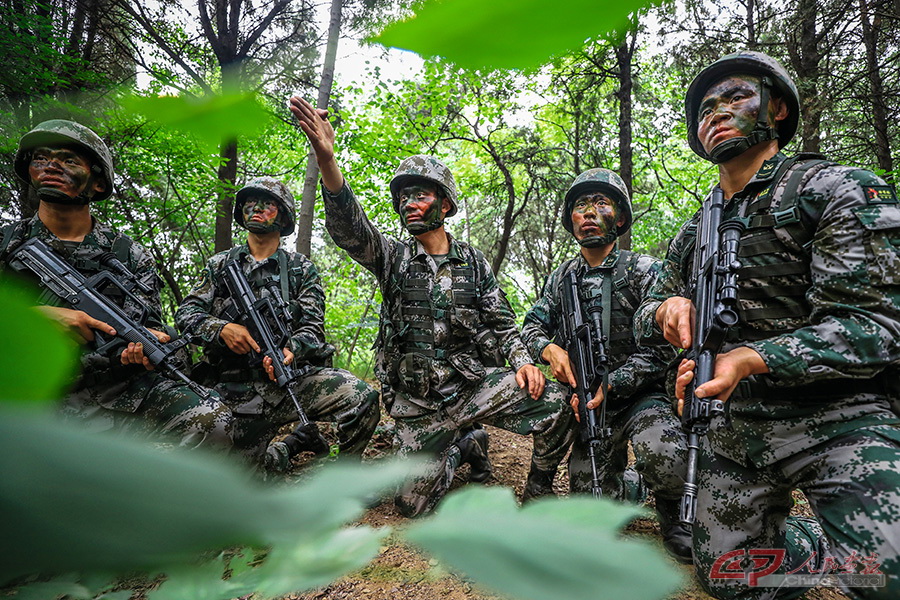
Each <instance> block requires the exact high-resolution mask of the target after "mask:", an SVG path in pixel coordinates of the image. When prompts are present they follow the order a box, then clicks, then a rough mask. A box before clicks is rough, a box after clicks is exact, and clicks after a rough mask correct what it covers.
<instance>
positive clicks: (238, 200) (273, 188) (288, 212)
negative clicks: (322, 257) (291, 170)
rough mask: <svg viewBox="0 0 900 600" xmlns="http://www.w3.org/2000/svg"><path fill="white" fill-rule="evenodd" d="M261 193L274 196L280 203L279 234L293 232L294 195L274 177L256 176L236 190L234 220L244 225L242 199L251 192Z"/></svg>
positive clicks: (283, 234) (284, 234)
mask: <svg viewBox="0 0 900 600" xmlns="http://www.w3.org/2000/svg"><path fill="white" fill-rule="evenodd" d="M258 193H262V194H263V195H266V196H270V197H271V198H274V199H275V200H276V201H277V202H278V204H280V205H281V208H282V211H281V212H280V214H281V215H284V219H283V221H282V225H281V232H280V233H281V236H282V237H284V236H286V235H290V234H292V233H294V195H293V194H292V193H291V190H289V189H288V186H286V185H284V184H283V183H282V182H280V181H278V180H277V179H275V178H274V177H257V178H255V179H251V180H250V181H248V182H247V184H246V185H245V186H244V187H242V188H241V189H239V190H238V192H237V194H235V196H234V220H235V221H236V222H237V224H238V225H240V226H241V227H244V228H246V225H244V210H243V209H244V201H245V200H246V199H247V196H250V195H251V194H258Z"/></svg>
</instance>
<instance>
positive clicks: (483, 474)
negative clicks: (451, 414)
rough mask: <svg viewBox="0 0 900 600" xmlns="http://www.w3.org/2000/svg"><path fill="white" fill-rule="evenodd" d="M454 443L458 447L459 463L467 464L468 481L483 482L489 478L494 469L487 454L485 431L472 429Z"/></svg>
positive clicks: (486, 434)
mask: <svg viewBox="0 0 900 600" xmlns="http://www.w3.org/2000/svg"><path fill="white" fill-rule="evenodd" d="M456 445H457V446H458V447H459V464H460V465H464V464H466V463H468V464H469V468H470V470H469V481H471V482H473V483H484V482H485V481H487V480H488V479H490V478H491V473H492V472H493V470H494V469H493V467H492V466H491V458H490V456H488V433H487V431H485V430H484V429H474V430H472V431H470V432H469V433H467V434H466V435H464V436H463V437H462V438H460V440H459V441H458V442H456Z"/></svg>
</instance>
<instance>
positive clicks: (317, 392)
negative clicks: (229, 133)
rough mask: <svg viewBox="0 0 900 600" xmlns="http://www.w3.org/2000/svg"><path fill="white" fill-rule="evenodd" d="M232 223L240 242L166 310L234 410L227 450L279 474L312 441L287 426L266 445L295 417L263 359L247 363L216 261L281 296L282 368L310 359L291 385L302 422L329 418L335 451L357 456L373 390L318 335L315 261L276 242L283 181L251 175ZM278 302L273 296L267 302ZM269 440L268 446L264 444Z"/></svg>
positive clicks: (286, 210)
mask: <svg viewBox="0 0 900 600" xmlns="http://www.w3.org/2000/svg"><path fill="white" fill-rule="evenodd" d="M234 220H235V221H236V222H237V224H238V225H240V226H241V227H243V228H244V229H246V230H247V232H248V233H247V243H246V244H241V245H239V246H235V247H234V248H232V249H231V250H227V251H225V252H219V253H218V254H216V255H215V256H213V257H212V258H210V259H209V262H208V263H207V265H206V269H205V270H204V271H203V277H202V279H201V281H200V284H199V285H198V286H197V287H196V288H194V290H193V291H192V292H191V293H190V295H188V297H187V298H185V299H184V302H182V303H181V306H180V307H179V308H178V311H177V312H176V313H175V322H176V324H177V325H178V328H179V329H180V330H181V331H182V332H183V333H184V334H185V335H187V336H190V338H191V339H192V341H194V342H195V343H197V344H200V345H202V346H203V352H204V360H203V362H202V363H201V364H200V366H199V371H200V374H201V376H203V375H204V374H205V375H206V379H207V380H211V381H212V382H215V389H216V390H217V391H218V392H219V393H220V394H221V395H222V398H224V400H225V402H226V403H227V404H228V406H229V407H230V408H231V409H232V412H233V413H234V418H235V423H234V432H233V437H234V442H235V447H236V448H237V449H238V450H239V451H241V452H242V453H243V454H244V455H245V456H246V457H247V458H248V459H249V460H250V461H254V462H262V463H264V464H265V465H266V467H267V468H269V469H270V470H275V471H284V470H286V469H287V468H288V467H289V465H290V460H291V458H292V457H293V456H294V455H295V454H297V453H298V452H300V451H301V450H303V449H309V448H310V444H311V443H312V442H313V441H314V440H310V439H308V438H309V434H308V433H307V432H305V431H303V430H301V429H299V428H298V429H296V430H295V431H294V432H292V433H291V434H290V435H288V436H287V437H286V438H284V440H283V441H280V442H276V443H274V444H272V445H271V446H268V444H269V441H270V440H271V439H272V437H273V436H274V435H275V434H276V432H277V431H278V428H279V427H281V426H282V425H284V424H285V423H291V422H293V421H296V420H297V419H298V417H297V409H296V407H295V406H294V403H293V402H292V401H291V400H289V399H288V398H287V393H286V392H285V391H284V390H283V389H281V388H279V387H278V386H277V385H276V384H275V383H273V382H274V381H275V377H274V374H273V372H274V369H273V367H272V361H271V359H270V358H269V357H265V358H264V359H263V360H262V364H261V365H258V366H253V364H252V362H251V361H250V360H248V359H249V358H251V357H252V356H254V355H252V354H251V351H252V352H259V351H260V347H259V344H258V343H257V341H256V340H254V339H253V337H252V336H251V334H250V332H249V331H248V330H247V328H246V327H245V326H243V325H241V324H239V323H234V322H232V320H233V319H234V318H235V317H231V319H229V317H230V316H231V311H230V309H231V307H232V306H233V300H232V299H231V297H230V295H229V291H228V287H227V286H226V285H225V281H224V278H223V273H224V267H225V265H226V264H227V263H228V262H230V261H233V260H236V261H239V263H240V266H241V268H242V270H243V272H244V274H245V275H246V277H247V280H248V282H249V283H250V286H251V288H252V289H253V291H254V293H255V295H256V297H257V298H262V297H266V296H269V295H272V294H278V295H280V296H281V298H282V299H283V300H284V301H285V302H287V305H288V311H289V313H290V315H291V323H289V324H286V327H287V329H288V330H289V331H290V340H289V342H288V347H286V348H284V349H283V352H284V364H292V363H296V364H302V365H311V366H312V369H311V370H310V371H309V372H308V373H307V374H306V375H304V376H303V377H302V378H300V379H298V381H297V382H296V383H295V384H294V387H293V391H294V393H295V395H296V396H297V398H298V400H299V401H300V405H301V407H302V408H303V410H304V412H306V414H307V416H308V417H309V419H310V420H311V421H330V422H333V423H336V424H337V430H338V439H339V449H340V452H342V453H350V454H360V455H361V454H362V452H363V450H364V449H365V447H366V444H368V442H369V439H370V438H371V437H372V433H373V432H374V431H375V427H376V425H378V417H379V411H378V392H376V391H375V390H373V389H372V388H371V387H370V386H369V385H368V384H366V383H365V382H364V381H361V380H359V379H357V378H356V377H354V376H353V375H352V374H350V373H348V372H347V371H344V370H343V369H334V368H332V365H331V357H332V355H333V354H334V347H333V346H332V345H331V344H328V343H327V342H326V341H325V327H324V321H325V293H324V292H323V290H322V282H321V280H320V278H319V274H318V272H317V271H316V267H315V265H314V264H313V263H312V261H310V260H309V259H308V258H306V257H305V256H303V255H302V254H298V253H296V252H288V251H286V250H284V249H282V248H280V247H279V246H280V243H281V237H283V236H286V235H290V234H291V233H293V231H294V197H293V195H292V194H291V192H290V190H289V189H288V188H287V186H286V185H284V184H283V183H282V182H280V181H277V180H275V179H273V178H271V177H258V178H256V179H253V180H252V181H250V182H249V183H248V184H247V185H245V186H244V187H242V188H241V189H240V190H238V192H237V194H236V196H235V203H234ZM279 301H280V300H279V299H278V298H276V303H277V302H279ZM267 446H268V448H267Z"/></svg>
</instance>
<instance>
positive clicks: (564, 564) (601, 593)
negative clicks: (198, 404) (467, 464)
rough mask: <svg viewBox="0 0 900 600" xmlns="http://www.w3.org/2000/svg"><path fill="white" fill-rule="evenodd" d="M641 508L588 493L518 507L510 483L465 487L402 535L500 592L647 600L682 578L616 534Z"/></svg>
mask: <svg viewBox="0 0 900 600" xmlns="http://www.w3.org/2000/svg"><path fill="white" fill-rule="evenodd" d="M640 513H641V511H640V509H638V508H635V507H633V506H629V505H625V504H617V503H614V502H610V501H606V500H603V501H598V500H595V499H593V498H587V497H579V498H569V499H556V498H554V499H548V500H541V501H537V502H533V503H532V504H529V505H528V506H525V507H523V508H522V509H519V508H518V507H517V506H516V500H515V497H514V496H513V493H512V490H510V489H508V488H496V487H490V488H479V487H470V488H468V489H466V490H465V491H463V492H460V493H457V494H454V495H452V496H449V497H447V498H446V499H444V501H443V502H442V503H441V505H440V507H439V508H438V511H437V513H436V514H435V515H434V517H432V518H430V519H428V520H426V521H423V522H421V523H417V524H415V525H414V526H412V527H410V529H409V530H408V531H407V532H406V536H407V537H408V538H409V539H410V540H411V541H412V542H414V543H416V544H419V545H420V546H422V547H423V548H425V549H426V550H428V551H429V552H431V553H433V554H434V555H435V556H437V557H438V558H440V559H441V560H443V561H445V562H446V563H447V564H448V565H450V566H451V567H452V568H454V569H458V570H460V571H462V572H464V573H466V574H467V575H468V576H470V577H473V578H475V579H476V580H478V581H481V582H483V583H484V584H485V585H487V586H489V587H490V588H492V589H494V590H496V591H497V592H499V593H501V594H503V595H508V596H513V597H516V598H523V599H528V600H557V599H559V598H566V599H567V600H598V599H599V600H603V599H612V598H620V599H625V598H627V599H628V600H651V599H653V598H660V597H662V596H663V595H665V594H667V593H671V592H672V591H673V590H674V589H675V588H676V587H677V585H678V583H679V581H680V577H679V575H678V573H677V571H676V570H675V569H674V568H673V567H672V566H671V564H670V563H669V562H668V561H666V560H665V559H664V558H663V557H662V556H660V554H659V552H658V551H656V550H655V549H654V548H652V547H651V546H650V545H648V544H647V543H646V542H641V541H638V540H629V539H622V538H620V537H619V536H618V531H619V530H620V529H621V528H622V527H623V526H624V525H625V524H626V523H627V522H628V521H630V520H631V519H633V518H634V517H636V516H638V515H639V514H640ZM647 573H653V577H652V579H648V578H647ZM637 582H640V584H637Z"/></svg>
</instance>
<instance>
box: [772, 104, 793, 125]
mask: <svg viewBox="0 0 900 600" xmlns="http://www.w3.org/2000/svg"><path fill="white" fill-rule="evenodd" d="M769 102H770V107H769V108H770V111H771V112H772V114H774V115H775V122H776V123H778V122H779V121H784V120H785V119H787V118H788V113H790V112H791V111H790V109H789V108H788V105H787V102H785V101H784V100H782V99H781V98H772V99H771V100H770V101H769Z"/></svg>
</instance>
